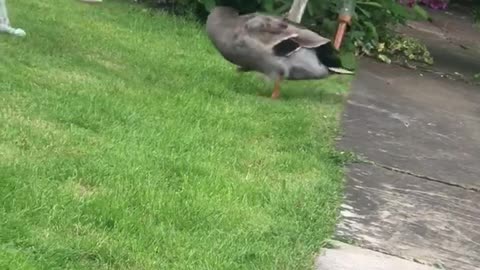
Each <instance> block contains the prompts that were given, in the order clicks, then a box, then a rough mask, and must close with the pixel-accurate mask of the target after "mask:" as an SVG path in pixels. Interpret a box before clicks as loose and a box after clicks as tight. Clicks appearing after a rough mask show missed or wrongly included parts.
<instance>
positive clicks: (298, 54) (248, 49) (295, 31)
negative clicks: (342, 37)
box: [206, 6, 354, 99]
mask: <svg viewBox="0 0 480 270" xmlns="http://www.w3.org/2000/svg"><path fill="white" fill-rule="evenodd" d="M206 33H207V36H208V39H209V40H210V41H211V43H212V44H213V47H214V48H215V49H216V50H217V51H218V52H219V53H220V55H221V56H222V57H223V58H224V59H225V60H226V61H228V62H230V63H231V64H233V65H235V66H236V67H237V71H238V72H257V73H261V74H264V75H266V76H267V78H269V79H271V80H272V81H274V82H275V83H274V87H273V91H272V95H271V98H272V99H277V98H279V97H280V87H281V83H282V82H283V81H285V80H319V79H324V78H326V77H328V76H330V75H331V74H342V75H352V74H354V72H352V71H351V70H348V69H346V68H345V67H343V65H342V61H341V59H340V57H339V55H338V51H337V50H336V49H335V48H334V46H333V45H332V42H331V40H330V39H328V38H325V37H322V36H321V35H319V34H317V33H316V32H314V31H312V30H309V29H307V28H306V27H304V26H302V25H300V24H298V23H294V22H292V21H289V20H288V19H287V18H285V17H279V16H274V15H269V14H263V13H259V12H255V13H247V14H240V12H239V11H238V10H237V9H235V8H233V7H229V6H216V7H214V8H213V9H212V10H211V12H210V14H209V15H208V17H207V22H206Z"/></svg>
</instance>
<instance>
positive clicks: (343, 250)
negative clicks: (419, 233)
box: [315, 243, 435, 270]
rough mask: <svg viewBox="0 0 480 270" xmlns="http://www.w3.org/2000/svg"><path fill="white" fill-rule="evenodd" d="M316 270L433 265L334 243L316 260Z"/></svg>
mask: <svg viewBox="0 0 480 270" xmlns="http://www.w3.org/2000/svg"><path fill="white" fill-rule="evenodd" d="M315 269H316V270H384V269H389V270H435V268H433V267H429V266H426V265H422V264H419V263H415V262H413V261H407V260H403V259H400V258H398V257H394V256H389V255H386V254H383V253H380V252H375V251H372V250H368V249H363V248H359V247H356V246H352V245H347V244H343V243H335V248H334V249H326V250H325V251H324V254H323V255H322V256H321V257H319V259H318V260H317V261H316V267H315Z"/></svg>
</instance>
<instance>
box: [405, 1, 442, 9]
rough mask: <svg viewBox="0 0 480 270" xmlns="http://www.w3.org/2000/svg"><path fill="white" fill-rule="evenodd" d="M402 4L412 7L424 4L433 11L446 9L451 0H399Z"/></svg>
mask: <svg viewBox="0 0 480 270" xmlns="http://www.w3.org/2000/svg"><path fill="white" fill-rule="evenodd" d="M398 1H399V2H400V3H401V4H404V5H407V6H409V7H412V6H413V5H415V4H416V3H418V4H423V5H425V6H427V7H429V8H431V9H446V8H447V5H448V1H449V0H398Z"/></svg>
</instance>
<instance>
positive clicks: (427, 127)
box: [330, 13, 480, 270]
mask: <svg viewBox="0 0 480 270" xmlns="http://www.w3.org/2000/svg"><path fill="white" fill-rule="evenodd" d="M456 16H458V14H457V15H455V16H450V15H449V14H447V13H444V14H443V13H442V14H440V13H438V14H435V15H434V21H435V22H436V24H435V25H432V24H428V23H425V22H424V23H413V24H411V25H410V28H408V29H407V30H405V29H404V30H405V31H403V32H404V33H407V34H410V35H413V36H416V37H418V38H419V39H421V40H422V41H424V42H425V43H426V44H427V46H428V47H429V49H430V50H431V51H432V53H433V56H434V58H435V61H436V64H435V66H434V67H433V70H435V71H439V72H441V73H443V72H445V73H455V72H458V73H460V74H463V75H466V76H467V77H468V76H470V78H473V75H474V74H476V73H478V72H480V61H478V59H480V32H479V31H476V30H475V31H473V30H472V29H471V28H468V27H469V25H468V18H467V19H465V18H460V19H458V20H457V19H456ZM352 87H353V90H352V93H351V95H350V96H349V98H348V100H347V106H346V111H345V114H344V118H343V131H344V136H343V137H342V140H341V142H340V147H341V148H343V149H344V150H347V151H354V152H355V153H357V154H359V155H360V156H363V157H364V158H365V159H367V160H368V161H370V163H369V164H355V165H352V166H350V167H349V168H348V169H349V170H348V174H347V180H348V181H347V185H346V200H345V204H344V205H343V206H342V210H341V216H342V219H341V222H340V223H339V225H338V228H337V233H336V237H338V238H339V239H344V240H348V241H353V242H354V243H356V244H357V245H360V246H361V247H364V248H368V249H371V250H376V251H381V252H382V253H387V254H391V255H394V256H398V257H401V258H407V259H409V260H412V259H416V260H419V261H423V262H426V263H428V264H434V263H438V265H442V266H443V267H444V268H443V269H451V270H480V207H479V206H480V86H479V85H475V84H473V83H472V81H470V82H469V83H463V82H460V81H453V80H449V79H446V78H443V79H442V78H440V77H439V76H438V75H436V74H431V73H428V74H421V73H419V72H418V71H415V70H409V69H405V68H401V67H398V66H394V65H385V64H380V63H377V62H373V61H371V60H366V59H362V60H361V62H360V67H359V72H358V74H357V77H356V79H355V81H354V82H353V85H352ZM337 255H339V254H337ZM345 256H346V257H347V258H349V259H348V260H354V259H355V258H354V257H352V256H350V257H348V256H349V255H345ZM337 258H338V257H337ZM345 260H347V259H345ZM337 263H339V264H340V263H342V262H339V261H338V260H337ZM356 263H357V261H355V263H353V268H352V266H351V265H350V268H348V263H347V264H343V265H342V266H341V267H344V268H330V269H375V268H374V266H368V267H356V265H355V264H356ZM358 263H360V262H358ZM332 267H333V266H332ZM335 267H336V266H335ZM339 267H340V266H339ZM406 267H407V266H405V268H398V269H407V268H406ZM382 269H383V268H382ZM386 269H397V268H393V266H392V268H386Z"/></svg>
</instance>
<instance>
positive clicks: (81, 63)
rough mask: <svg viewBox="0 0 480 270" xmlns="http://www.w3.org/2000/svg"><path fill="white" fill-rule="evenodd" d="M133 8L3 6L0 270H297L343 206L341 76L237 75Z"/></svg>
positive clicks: (193, 32)
mask: <svg viewBox="0 0 480 270" xmlns="http://www.w3.org/2000/svg"><path fill="white" fill-rule="evenodd" d="M130 2H131V1H106V3H103V4H101V5H85V4H81V3H78V1H75V0H71V1H68V0H62V1H59V0H42V1H32V0H15V1H9V8H10V14H11V20H12V21H13V23H14V25H16V26H21V27H23V28H25V29H26V31H27V33H28V36H27V37H26V38H25V39H18V38H14V37H10V36H6V35H0V269H15V270H16V269H49V270H50V269H309V268H310V267H312V265H313V258H314V255H315V253H316V252H317V251H318V250H319V248H320V247H321V245H322V243H324V241H325V240H326V239H327V238H328V237H330V236H331V233H332V231H333V228H334V224H335V219H336V211H337V206H338V205H339V202H340V199H341V187H342V168H341V160H342V158H341V155H339V154H337V153H336V151H335V148H334V139H335V136H336V135H337V133H338V127H339V124H338V120H339V114H340V112H341V107H342V100H343V96H344V94H345V92H346V91H347V88H348V83H349V80H350V78H348V77H347V78H343V77H332V78H330V79H328V80H324V81H320V82H308V83H298V82H294V83H288V84H286V85H284V89H283V98H282V99H281V100H278V101H271V100H270V99H269V98H265V97H262V96H259V95H258V93H260V94H261V95H263V96H266V95H268V94H269V92H270V90H271V85H268V84H265V83H264V82H263V81H262V80H260V79H258V78H257V77H255V76H253V75H250V74H245V75H240V74H237V73H236V72H235V70H234V68H233V67H232V66H231V65H229V64H227V63H226V62H225V61H224V60H223V59H221V58H220V56H219V55H218V53H217V52H216V51H215V50H214V49H213V47H212V46H211V45H210V42H209V41H208V40H207V39H206V36H205V33H204V29H203V27H202V26H201V25H199V24H196V23H194V22H190V21H187V20H186V19H181V18H175V17H172V16H168V15H164V14H163V15H162V14H161V13H159V12H153V11H149V10H144V9H143V8H142V7H141V6H135V5H132V4H131V3H130Z"/></svg>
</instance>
